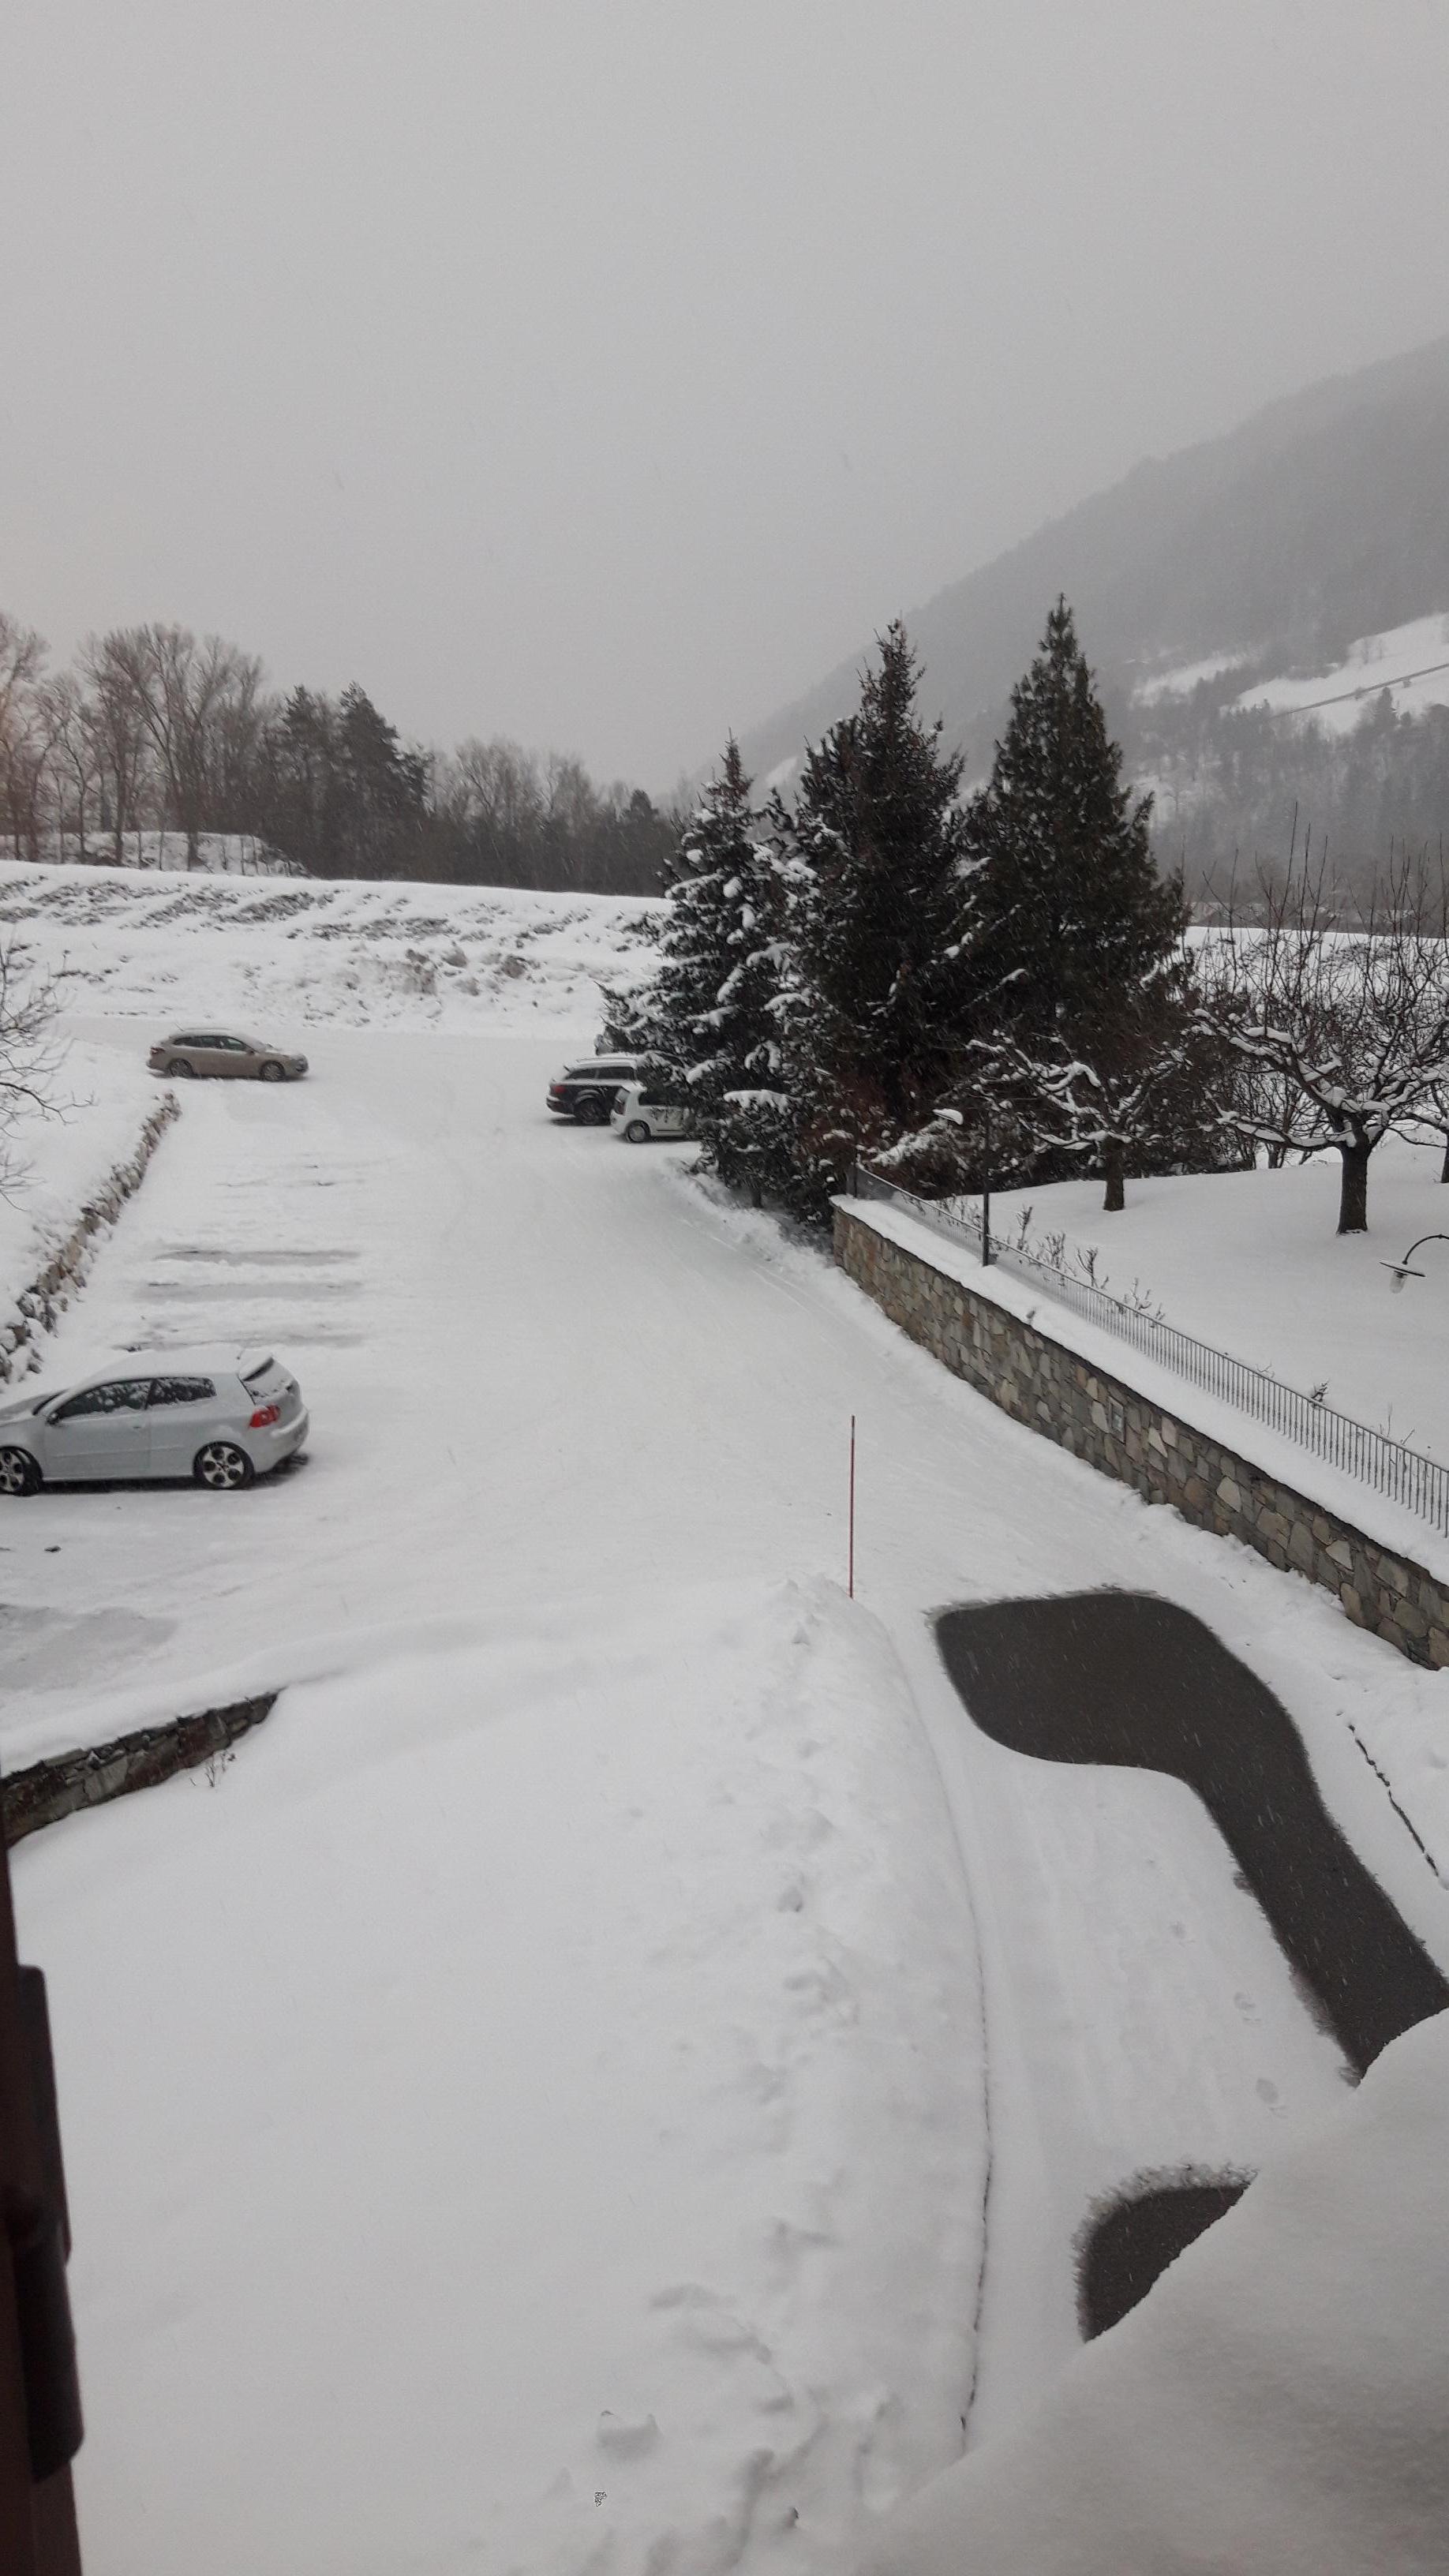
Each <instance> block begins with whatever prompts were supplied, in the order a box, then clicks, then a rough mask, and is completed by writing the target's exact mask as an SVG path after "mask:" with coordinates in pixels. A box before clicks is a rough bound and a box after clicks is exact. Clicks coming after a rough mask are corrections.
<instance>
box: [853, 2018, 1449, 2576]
mask: <svg viewBox="0 0 1449 2576" xmlns="http://www.w3.org/2000/svg"><path fill="white" fill-rule="evenodd" d="M1446 2093H1449V2014H1442V2013H1441V2014H1440V2015H1439V2016H1438V2017H1437V2018H1436V2019H1435V2020H1433V2021H1429V2022H1425V2023H1423V2024H1421V2026H1420V2027H1419V2028H1418V2029H1417V2030H1414V2031H1410V2032H1409V2033H1408V2034H1407V2036H1406V2037H1404V2038H1403V2039H1399V2040H1396V2041H1395V2042H1394V2044H1393V2046H1392V2047H1391V2048H1389V2049H1386V2050H1385V2052H1384V2054H1383V2056H1382V2057H1380V2058H1379V2059H1378V2061H1377V2063H1376V2064H1375V2065H1374V2066H1373V2067H1372V2068H1371V2069H1370V2071H1369V2073H1368V2075H1367V2077H1366V2078H1365V2081H1364V2085H1363V2089H1362V2091H1361V2092H1360V2093H1359V2094H1358V2095H1357V2096H1356V2097H1355V2099H1354V2100H1353V2101H1352V2103H1350V2104H1348V2105H1346V2106H1345V2107H1344V2109H1343V2110H1342V2111H1341V2112H1340V2114H1339V2116H1338V2117H1337V2119H1336V2120H1335V2121H1333V2122H1332V2123H1331V2124H1330V2125H1328V2126H1326V2127H1325V2128H1324V2130H1323V2131H1322V2133H1321V2134H1320V2135H1318V2136H1316V2137H1314V2138H1312V2139H1305V2140H1300V2141H1299V2142H1297V2143H1296V2144H1295V2145H1294V2146H1292V2147H1290V2148H1288V2149H1286V2150H1285V2151H1283V2152H1281V2153H1279V2154H1276V2155H1274V2156H1273V2157H1272V2158H1271V2159H1270V2160H1269V2162H1268V2165H1267V2167H1266V2169H1265V2170H1264V2171H1263V2173H1262V2174H1261V2175H1260V2176H1259V2178H1258V2180H1257V2181H1256V2182H1255V2183H1254V2184H1253V2185H1252V2187H1251V2188H1250V2189H1249V2191H1248V2192H1247V2194H1246V2195H1245V2197H1244V2198H1243V2200H1242V2201H1240V2202H1239V2204H1238V2206H1237V2208H1236V2209H1234V2210H1232V2211H1230V2212H1229V2214H1228V2216H1227V2217H1226V2218H1224V2219H1223V2220H1222V2221H1221V2222H1220V2223H1219V2225H1218V2226H1216V2227H1213V2228H1210V2229H1209V2231H1208V2233H1207V2234H1206V2235H1205V2236H1203V2237H1201V2238H1199V2240H1198V2242H1197V2243H1196V2244H1195V2245H1193V2246H1190V2247H1189V2248H1188V2250H1187V2252H1186V2253H1185V2254H1184V2255H1182V2256H1181V2257H1180V2258H1179V2260H1178V2261H1177V2262H1176V2263H1175V2264H1173V2265H1172V2267H1171V2268H1170V2270H1169V2271H1168V2272H1167V2273H1165V2274H1164V2276H1163V2278H1162V2279H1161V2280H1160V2281H1159V2282H1158V2284H1157V2286H1156V2288H1155V2289H1154V2290H1152V2291H1151V2292H1150V2293H1149V2295H1148V2297H1147V2298H1146V2299H1145V2300H1144V2302H1143V2304H1142V2305H1141V2306H1140V2307H1139V2308H1137V2309H1136V2310H1135V2311H1134V2312H1133V2314H1132V2315H1131V2316H1129V2317H1127V2318H1126V2319H1125V2320H1124V2321H1123V2323H1122V2324H1121V2325H1120V2326H1118V2327H1116V2328H1115V2329H1114V2330H1113V2331H1112V2332H1111V2333H1110V2334H1107V2335H1104V2336H1103V2337H1102V2338H1101V2340H1100V2341H1099V2342H1097V2343H1095V2344H1093V2345H1091V2346H1089V2348H1088V2349H1087V2350H1086V2351H1085V2352H1084V2353H1083V2354H1082V2355H1081V2357H1080V2358H1079V2359H1078V2360H1077V2361H1076V2362H1074V2363H1073V2365H1072V2367H1071V2369H1070V2370H1069V2371H1068V2372H1067V2373H1066V2375H1065V2377H1064V2378H1063V2379H1062V2381H1061V2383H1060V2385H1059V2387H1058V2388H1057V2390H1056V2392H1055V2394H1054V2395H1053V2397H1052V2398H1051V2399H1050V2400H1049V2401H1048V2403H1047V2405H1046V2406H1045V2407H1044V2408H1043V2410H1042V2411H1041V2413H1040V2415H1039V2416H1038V2417H1037V2418H1036V2419H1035V2420H1034V2421H1033V2422H1032V2423H1031V2424H1030V2425H1028V2426H1025V2427H1023V2428H1022V2429H1021V2430H1020V2431H1019V2432H1017V2433H1016V2434H1015V2435H1014V2436H1012V2437H1010V2438H1008V2439H1007V2440H1005V2441H1003V2442H1001V2443H998V2444H996V2445H994V2446H993V2447H992V2448H991V2449H989V2450H988V2451H986V2452H984V2453H983V2454H981V2455H980V2456H978V2457H977V2458H975V2459H971V2460H968V2461H966V2462H965V2463H963V2464H962V2465H961V2466H959V2467H957V2468H955V2469H952V2470H950V2471H948V2472H947V2474H946V2475H945V2476H944V2477H942V2478H940V2479H939V2480H938V2481H937V2482H936V2483H935V2485H934V2486H933V2487H931V2488H930V2489H928V2490H927V2492H926V2493H925V2494H924V2495H922V2496H920V2497H919V2498H917V2499H915V2500H914V2501H913V2502H912V2503H911V2504H910V2505H909V2506H908V2507H907V2508H906V2509H905V2510H904V2511H903V2513H902V2514H901V2515H900V2517H899V2519H898V2520H897V2522H896V2523H895V2525H894V2526H893V2528H892V2529H891V2530H890V2531H889V2533H888V2534H887V2535H885V2536H883V2538H882V2540H881V2541H880V2543H879V2545H878V2546H877V2547H876V2548H874V2549H873V2550H872V2551H871V2552H870V2553H869V2558H868V2569H867V2576H964V2571H967V2570H969V2571H970V2576H1206V2571H1208V2570H1221V2571H1224V2576H1227V2571H1234V2576H1236V2571H1239V2570H1243V2571H1246V2570H1248V2569H1253V2570H1255V2571H1257V2570H1261V2571H1263V2576H1269V2571H1271V2576H1329V2571H1332V2576H1390V2572H1391V2576H1439V2571H1441V2570H1442V2569H1443V2567H1444V2565H1445V2557H1446V2535H1449V2446H1446V2444H1445V2442H1444V2438H1443V2426H1444V2422H1445V2418H1446V2415H1449V2336H1446V2334H1445V2331H1444V2318H1445V2312H1446V2308H1449V2161H1446V2158H1445V2154H1444V2105H1445V2099H1446Z"/></svg>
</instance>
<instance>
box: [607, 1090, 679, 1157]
mask: <svg viewBox="0 0 1449 2576" xmlns="http://www.w3.org/2000/svg"><path fill="white" fill-rule="evenodd" d="M609 1125H610V1126H611V1127H612V1128H613V1130H614V1133H615V1135H616V1136H622V1137H623V1139H624V1142H625V1144H626V1145H647V1144H648V1143H649V1142H650V1140H651V1138H653V1137H655V1136H692V1135H693V1134H694V1120H693V1118H692V1117H691V1116H690V1113H689V1110H688V1108H687V1107H686V1106H685V1104H684V1103H683V1102H682V1101H676V1100H670V1099H667V1098H666V1097H665V1095H664V1093H663V1092H662V1091H655V1090H653V1089H651V1087H650V1086H649V1084H648V1083H645V1082H629V1083H626V1084H625V1086H624V1088H623V1090H622V1091H621V1092H620V1093H619V1096H618V1098H617V1099H616V1101H615V1102H614V1108H613V1114H612V1116H611V1117H610V1120H609Z"/></svg>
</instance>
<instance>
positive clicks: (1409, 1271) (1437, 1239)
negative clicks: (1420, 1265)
mask: <svg viewBox="0 0 1449 2576" xmlns="http://www.w3.org/2000/svg"><path fill="white" fill-rule="evenodd" d="M1426 1243H1449V1234H1421V1235H1420V1237H1419V1240H1418V1242H1417V1243H1411V1244H1410V1246H1409V1249H1408V1251H1407V1252H1406V1253H1405V1255H1404V1257H1403V1260H1402V1261H1384V1262H1381V1263H1380V1264H1379V1267H1380V1269H1382V1270H1387V1272H1388V1274H1389V1287H1390V1290H1391V1291H1392V1293H1393V1295H1394V1296H1395V1297H1397V1296H1398V1294H1399V1291H1400V1289H1401V1288H1402V1287H1403V1284H1404V1281H1405V1280H1406V1279H1422V1278H1423V1277H1424V1276H1425V1274H1424V1272H1423V1271H1422V1270H1415V1269H1414V1268H1413V1266H1412V1265H1413V1259H1414V1255H1415V1253H1416V1252H1418V1251H1419V1250H1421V1248H1422V1247H1423V1245H1424V1244H1426Z"/></svg>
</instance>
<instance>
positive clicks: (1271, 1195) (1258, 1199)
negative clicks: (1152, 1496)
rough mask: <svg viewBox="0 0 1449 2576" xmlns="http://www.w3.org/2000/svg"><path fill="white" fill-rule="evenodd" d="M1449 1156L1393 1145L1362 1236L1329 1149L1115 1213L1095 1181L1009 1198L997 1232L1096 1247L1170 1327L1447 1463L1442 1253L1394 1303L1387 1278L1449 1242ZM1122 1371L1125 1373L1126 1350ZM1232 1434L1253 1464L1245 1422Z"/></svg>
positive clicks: (1142, 1192) (1144, 1194)
mask: <svg viewBox="0 0 1449 2576" xmlns="http://www.w3.org/2000/svg"><path fill="white" fill-rule="evenodd" d="M1443 1160H1444V1147H1443V1144H1442V1141H1441V1142H1438V1143H1434V1144H1430V1145H1410V1144H1405V1143H1401V1142H1400V1141H1399V1140H1398V1139H1397V1138H1396V1137H1389V1138H1388V1139H1387V1141H1386V1142H1385V1143H1384V1144H1383V1145H1381V1146H1380V1147H1379V1149H1378V1151H1377V1152H1376V1153H1375V1155H1374V1157H1373V1160H1372V1162H1371V1164H1370V1166H1369V1232H1368V1233H1367V1234H1346V1235H1340V1234H1338V1233H1337V1232H1336V1231H1335V1228H1336V1226H1337V1223H1338V1196H1339V1158H1338V1156H1337V1155H1336V1154H1323V1155H1319V1156H1317V1157H1316V1158H1315V1159H1314V1160H1313V1161H1312V1162H1310V1163H1294V1164H1289V1165H1285V1167H1284V1168H1283V1170H1282V1171H1279V1172H1266V1171H1264V1172H1212V1173H1206V1174H1196V1175H1191V1176H1186V1177H1176V1176H1168V1177H1165V1178H1162V1179H1159V1180H1146V1181H1140V1180H1134V1181H1129V1182H1128V1184H1127V1205H1126V1206H1125V1208H1123V1209H1121V1210H1120V1211H1119V1212H1118V1213H1117V1214H1116V1215H1115V1216H1106V1215H1104V1214H1103V1211H1102V1184H1101V1182H1100V1181H1099V1180H1091V1181H1088V1180H1083V1181H1058V1182H1055V1183H1053V1184H1052V1185H1051V1186H1049V1187H1048V1188H1045V1189H1034V1190H1009V1191H1003V1192H1002V1193H1001V1194H1000V1195H999V1196H998V1197H995V1198H993V1201H992V1224H993V1230H994V1231H997V1232H999V1233H1000V1235H1001V1236H1002V1238H1003V1239H1004V1240H1008V1241H1009V1240H1010V1238H1011V1236H1012V1234H1013V1233H1014V1232H1015V1230H1016V1228H1017V1227H1018V1225H1019V1224H1020V1222H1021V1220H1022V1218H1023V1217H1024V1216H1028V1213H1029V1232H1030V1235H1031V1237H1032V1239H1033V1240H1034V1241H1036V1242H1038V1243H1040V1242H1041V1240H1042V1239H1043V1238H1044V1237H1047V1236H1051V1235H1056V1234H1061V1235H1064V1236H1065V1238H1066V1248H1067V1260H1068V1263H1069V1265H1070V1264H1071V1262H1072V1257H1073V1254H1074V1253H1075V1254H1076V1255H1077V1256H1082V1255H1086V1254H1089V1253H1090V1252H1091V1251H1092V1250H1093V1249H1095V1251H1096V1252H1097V1255H1098V1273H1097V1275H1098V1277H1099V1279H1102V1280H1105V1282H1106V1285H1107V1287H1108V1289H1109V1290H1110V1291H1111V1292H1112V1293H1113V1294H1114V1295H1116V1296H1127V1295H1130V1293H1131V1292H1132V1290H1133V1289H1134V1287H1136V1288H1140V1289H1141V1290H1142V1291H1143V1292H1144V1294H1146V1295H1147V1296H1148V1297H1149V1298H1150V1299H1151V1300H1152V1302H1153V1304H1154V1305H1155V1306H1157V1307H1159V1308H1160V1309H1161V1311H1162V1313H1163V1314H1164V1315H1165V1317H1166V1320H1167V1321H1168V1323H1169V1324H1175V1325H1176V1326H1177V1328H1178V1330H1179V1331H1180V1332H1184V1333H1192V1334H1194V1335H1195V1336H1196V1338H1197V1339H1198V1340H1199V1341H1204V1342H1211V1343H1212V1344H1213V1345H1214V1347H1215V1348H1217V1349H1218V1350H1225V1351H1229V1352H1231V1354H1232V1356H1233V1357H1234V1358H1235V1359H1240V1360H1246V1361H1248V1362H1249V1363H1250V1365H1251V1366H1253V1367H1254V1368H1260V1369H1264V1370H1266V1371H1267V1372H1268V1374H1269V1375H1270V1376H1274V1377H1277V1378H1280V1379H1281V1380H1282V1381H1283V1383H1284V1384H1285V1385H1286V1386H1293V1387H1297V1388H1298V1389H1299V1390H1300V1391H1301V1392H1302V1393H1304V1394H1309V1393H1311V1392H1312V1390H1313V1389H1314V1388H1315V1387H1322V1388H1323V1390H1324V1400H1325V1401H1326V1402H1327V1403H1329V1404H1331V1405H1333V1406H1334V1407H1335V1408H1336V1410H1337V1411H1338V1412H1340V1413H1347V1414H1350V1415H1352V1417H1353V1418H1354V1420H1356V1421H1358V1422H1365V1423H1367V1424H1368V1425H1369V1428H1370V1429H1371V1430H1376V1431H1383V1432H1386V1433H1387V1434H1388V1435H1389V1437H1390V1438H1392V1439H1394V1440H1401V1441H1403V1442H1404V1443H1405V1444H1406V1446H1407V1447H1409V1448H1411V1449H1418V1450H1420V1451H1422V1452H1423V1453H1424V1454H1425V1455H1427V1456H1428V1457H1431V1458H1437V1459H1440V1460H1442V1461H1444V1462H1446V1463H1449V1243H1429V1244H1426V1245H1425V1247H1424V1249H1423V1252H1422V1253H1421V1254H1420V1255H1419V1257H1418V1259H1417V1261H1416V1263H1415V1265H1414V1266H1415V1268H1416V1269H1419V1270H1421V1271H1422V1272H1423V1274H1424V1275H1423V1277H1422V1278H1419V1279H1410V1280H1408V1281H1406V1283H1405V1285H1404V1287H1403V1289H1402V1290H1401V1291H1400V1292H1399V1293H1398V1294H1397V1295H1395V1294H1394V1293H1393V1292H1392V1289H1391V1285H1390V1277H1389V1272H1388V1269H1387V1268H1386V1267H1385V1264H1386V1263H1391V1262H1396V1261H1398V1260H1399V1259H1401V1257H1402V1255H1403V1254H1404V1252H1405V1251H1406V1250H1407V1249H1408V1246H1409V1245H1410V1244H1411V1243H1413V1242H1414V1241H1415V1240H1416V1238H1417V1237H1418V1236H1420V1235H1424V1234H1431V1233H1435V1232H1442V1233H1444V1234H1449V1188H1446V1187H1445V1186H1444V1184H1443V1183H1442V1182H1441V1181H1440V1178H1439V1173H1440V1170H1441V1168H1442V1165H1443ZM1122 1368H1123V1373H1124V1374H1126V1375H1128V1376H1130V1375H1131V1367H1130V1361H1129V1358H1128V1355H1127V1354H1126V1353H1125V1352H1124V1354H1123V1360H1122ZM1184 1401H1186V1398H1184ZM1189 1409H1190V1408H1189ZM1241 1437H1242V1438H1243V1440H1244V1441H1246V1442H1247V1444H1248V1449H1249V1453H1250V1454H1251V1450H1252V1431H1251V1427H1250V1426H1246V1427H1244V1429H1243V1431H1242V1433H1241ZM1311 1472H1312V1470H1311V1469H1308V1468H1307V1467H1305V1470H1304V1473H1305V1474H1311ZM1363 1508H1364V1509H1365V1510H1366V1511H1371V1509H1372V1506H1371V1504H1369V1503H1368V1502H1365V1504H1364V1507H1363Z"/></svg>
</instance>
